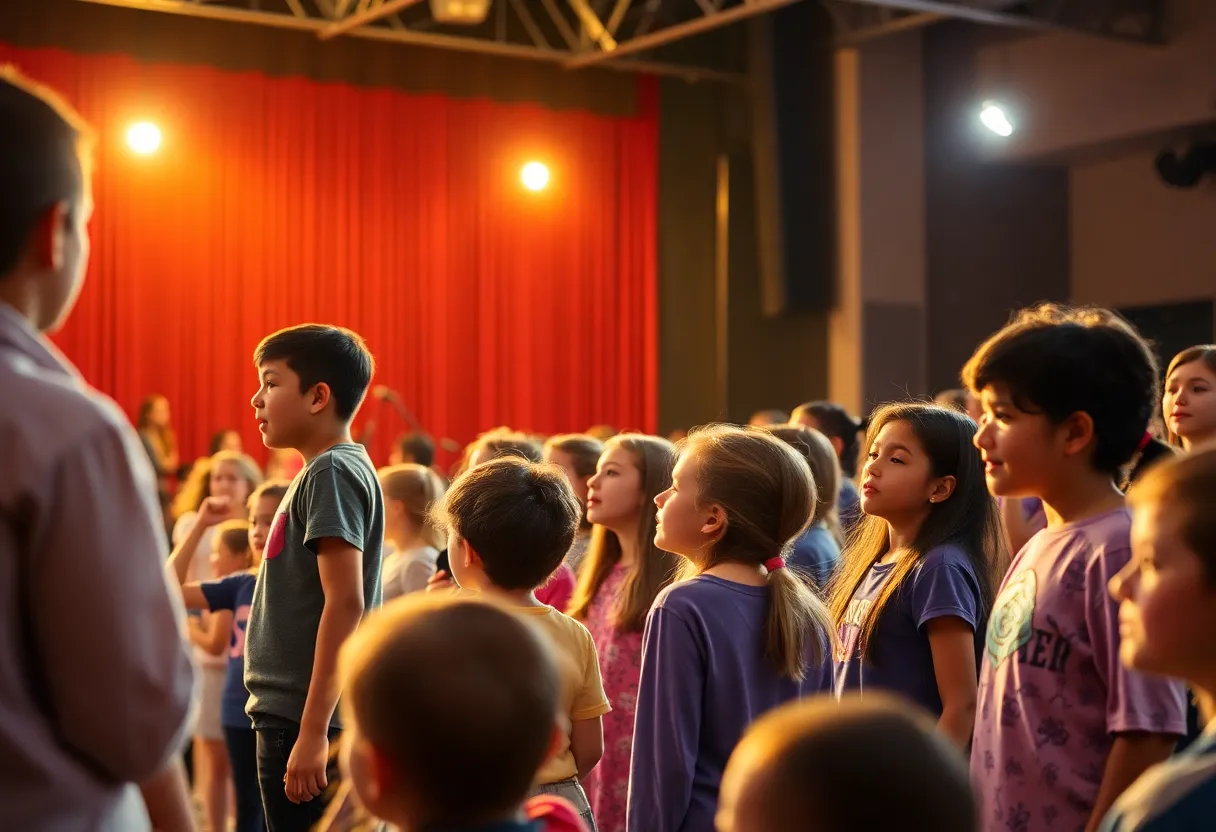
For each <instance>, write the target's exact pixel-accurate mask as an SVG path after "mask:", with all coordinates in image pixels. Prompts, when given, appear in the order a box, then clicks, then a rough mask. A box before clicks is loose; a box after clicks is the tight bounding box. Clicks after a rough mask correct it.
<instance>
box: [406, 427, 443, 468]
mask: <svg viewBox="0 0 1216 832" xmlns="http://www.w3.org/2000/svg"><path fill="white" fill-rule="evenodd" d="M397 449H398V450H399V451H400V452H401V455H402V456H408V457H409V458H410V461H412V462H413V463H415V464H416V465H421V466H422V467H423V468H430V467H431V466H432V465H434V464H435V442H434V440H433V439H431V437H429V436H427V435H426V434H425V433H403V434H402V435H401V436H398V437H397Z"/></svg>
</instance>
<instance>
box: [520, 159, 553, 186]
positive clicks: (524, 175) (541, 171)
mask: <svg viewBox="0 0 1216 832" xmlns="http://www.w3.org/2000/svg"><path fill="white" fill-rule="evenodd" d="M519 181H520V182H523V183H524V187H525V188H527V189H528V190H529V191H543V190H544V189H545V186H546V185H548V184H549V169H548V168H547V167H545V166H544V165H543V164H541V163H540V162H528V164H526V165H524V167H523V170H521V171H520V172H519Z"/></svg>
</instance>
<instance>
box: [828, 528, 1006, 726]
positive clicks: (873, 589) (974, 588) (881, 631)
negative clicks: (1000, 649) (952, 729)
mask: <svg viewBox="0 0 1216 832" xmlns="http://www.w3.org/2000/svg"><path fill="white" fill-rule="evenodd" d="M894 568H895V564H894V563H875V564H874V565H873V566H871V567H870V571H869V573H867V574H866V576H865V578H863V579H862V581H861V584H860V585H859V586H858V587H857V589H856V590H855V591H854V592H853V598H852V600H851V601H849V606H848V609H847V610H846V611H845V620H844V621H843V622H841V624H840V627H839V637H840V644H839V646H838V647H837V648H836V649H837V653H836V666H835V671H836V679H835V688H836V694H837V695H838V696H839V695H840V694H842V693H844V692H845V691H849V690H856V691H859V692H861V693H863V694H864V692H865V691H867V690H883V691H887V692H890V693H896V694H899V695H902V696H904V697H906V698H908V699H911V700H912V701H913V702H915V703H916V704H918V705H920V706H921V707H922V708H924V709H925V710H927V711H929V713H931V714H933V716H935V717H939V716H941V714H942V699H941V695H940V694H939V693H938V690H937V676H936V674H935V673H934V671H933V652H932V650H931V649H930V647H929V635H928V632H927V631H926V630H925V625H926V624H928V623H929V622H930V621H932V620H933V619H935V618H945V617H948V616H953V617H956V618H961V619H963V620H964V621H966V622H967V623H968V624H970V625H971V628H972V629H973V630H974V631H975V633H976V638H975V647H976V650H975V652H976V668H977V672H978V668H979V655H980V650H981V649H982V646H983V640H984V630H985V624H986V619H987V610H985V609H984V605H983V597H984V596H983V594H982V593H981V591H980V582H979V578H978V577H977V576H976V574H975V569H974V568H973V567H972V566H971V561H969V560H968V559H967V556H966V555H965V554H963V551H962V550H961V549H959V548H957V547H955V546H938V547H937V548H934V549H930V550H929V551H928V552H926V553H925V556H924V557H923V558H921V562H920V563H919V564H917V565H916V568H915V569H913V570H912V572H911V573H910V574H909V575H908V577H907V578H906V579H905V580H904V584H903V586H902V587H900V589H899V590H898V591H897V592H896V593H895V595H894V596H893V597H892V598H891V600H890V601H889V602H888V604H887V606H886V608H885V609H884V610H883V612H882V617H881V618H879V620H878V626H877V627H876V628H875V630H874V634H873V636H872V637H871V642H870V654H871V656H873V658H874V663H871V662H867V661H863V660H862V658H861V656H860V655H859V653H860V644H859V636H860V633H861V626H860V625H861V622H862V621H863V620H864V619H865V615H866V613H867V612H868V610H869V608H870V605H871V604H872V603H874V600H875V599H876V598H877V597H878V594H879V592H880V590H881V589H882V587H883V585H884V584H885V583H886V582H887V579H888V578H889V577H890V576H891V572H892V570H894Z"/></svg>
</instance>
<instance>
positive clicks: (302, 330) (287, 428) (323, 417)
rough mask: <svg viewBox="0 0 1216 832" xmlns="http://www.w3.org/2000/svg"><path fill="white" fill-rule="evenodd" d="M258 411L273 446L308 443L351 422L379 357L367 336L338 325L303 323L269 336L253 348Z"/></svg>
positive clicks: (266, 438) (264, 437)
mask: <svg viewBox="0 0 1216 832" xmlns="http://www.w3.org/2000/svg"><path fill="white" fill-rule="evenodd" d="M253 364H254V366H255V367H256V368H257V371H258V383H259V385H260V386H259V388H258V391H257V393H255V394H254V396H253V400H252V401H251V402H250V404H252V405H253V408H254V410H256V411H257V418H258V422H259V423H260V427H261V430H262V441H263V442H264V443H265V444H266V447H268V448H298V447H301V446H306V445H307V444H308V443H309V442H311V441H312V440H313V437H315V436H317V435H319V434H320V435H325V434H331V433H333V432H334V431H335V430H336V429H340V428H341V427H345V426H347V425H349V424H350V421H351V419H353V418H354V416H355V412H356V411H357V410H358V409H359V405H360V404H361V403H362V402H363V396H364V394H365V393H366V392H367V386H368V384H370V383H371V378H372V373H373V371H374V370H375V361H374V360H373V359H372V355H371V353H370V352H368V350H367V347H366V345H364V343H363V339H362V338H360V337H359V336H358V335H356V334H355V333H354V332H351V331H350V330H349V329H343V328H342V327H337V326H326V325H323V324H301V325H300V326H293V327H288V328H287V329H280V330H279V331H278V332H275V333H273V334H272V335H268V336H266V337H265V338H264V339H263V340H262V343H260V344H258V347H257V349H256V350H255V351H254V354H253Z"/></svg>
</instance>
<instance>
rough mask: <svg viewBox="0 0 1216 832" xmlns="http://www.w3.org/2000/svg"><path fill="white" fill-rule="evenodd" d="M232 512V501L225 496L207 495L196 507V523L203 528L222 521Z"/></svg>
mask: <svg viewBox="0 0 1216 832" xmlns="http://www.w3.org/2000/svg"><path fill="white" fill-rule="evenodd" d="M231 512H232V501H231V500H229V499H228V498H227V497H208V498H207V499H205V500H203V504H202V505H201V506H199V508H198V521H197V522H198V524H199V525H200V526H202V527H203V528H204V529H207V528H210V527H211V526H214V525H215V524H216V523H222V522H224V520H226V519H227V518H228V515H229V514H231Z"/></svg>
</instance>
